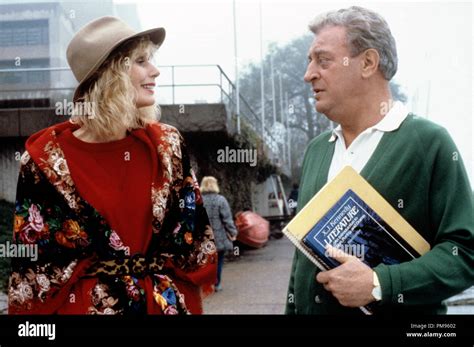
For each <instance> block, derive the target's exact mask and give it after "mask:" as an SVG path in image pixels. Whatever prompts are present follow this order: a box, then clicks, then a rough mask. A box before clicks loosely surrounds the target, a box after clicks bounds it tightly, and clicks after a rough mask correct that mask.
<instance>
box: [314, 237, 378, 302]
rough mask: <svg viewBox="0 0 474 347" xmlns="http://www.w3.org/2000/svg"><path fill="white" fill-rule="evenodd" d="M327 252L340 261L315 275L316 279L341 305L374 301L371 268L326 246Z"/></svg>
mask: <svg viewBox="0 0 474 347" xmlns="http://www.w3.org/2000/svg"><path fill="white" fill-rule="evenodd" d="M326 250H327V254H328V255H329V256H330V257H331V258H333V259H335V260H337V261H338V262H340V263H341V265H339V266H338V267H336V268H334V269H332V270H329V271H323V272H320V273H318V274H317V275H316V281H318V282H319V283H321V284H323V285H324V288H325V289H326V290H328V291H330V292H331V293H332V295H334V297H335V298H336V299H337V300H338V301H339V303H340V304H341V305H342V306H347V307H359V306H365V305H367V304H369V303H371V302H372V301H375V299H374V297H373V296H372V289H373V288H374V286H373V270H372V269H371V268H370V267H368V266H367V265H365V264H364V263H363V262H361V261H360V260H359V259H358V258H356V257H354V256H352V255H349V254H346V253H344V252H343V251H341V250H340V249H337V248H334V247H331V246H328V247H327V248H326Z"/></svg>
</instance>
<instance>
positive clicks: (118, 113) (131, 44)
mask: <svg viewBox="0 0 474 347" xmlns="http://www.w3.org/2000/svg"><path fill="white" fill-rule="evenodd" d="M157 49H158V47H157V46H156V45H155V44H154V43H153V42H152V41H151V40H150V39H149V38H148V37H143V38H141V39H138V40H131V41H128V42H125V43H124V44H122V45H121V46H119V47H118V48H117V49H116V50H115V51H114V52H113V53H112V54H111V56H110V57H109V58H108V59H107V60H106V61H105V62H104V63H103V64H102V65H101V67H100V68H99V69H98V70H97V71H96V73H95V74H94V75H92V76H91V78H90V79H89V82H88V83H86V84H85V86H84V88H83V89H82V91H81V97H80V98H79V99H78V100H76V102H75V105H74V110H73V112H72V117H71V119H70V121H71V122H72V123H74V124H78V125H80V126H81V128H84V130H85V131H87V132H89V133H93V134H94V135H95V136H96V137H98V138H105V139H106V138H109V137H110V136H113V135H115V134H117V133H118V132H119V131H121V130H123V129H127V130H132V129H137V128H144V127H145V126H146V125H147V124H149V123H153V122H157V121H158V120H159V118H160V115H161V111H160V108H159V106H158V105H157V104H155V105H152V106H148V107H141V108H137V107H136V100H137V97H138V94H137V90H136V89H135V87H134V86H133V84H132V81H131V78H130V68H131V66H132V64H133V62H134V61H135V60H136V59H137V58H138V57H140V56H142V55H144V56H145V57H146V58H149V59H151V58H152V56H153V54H154V53H155V52H156V50H157Z"/></svg>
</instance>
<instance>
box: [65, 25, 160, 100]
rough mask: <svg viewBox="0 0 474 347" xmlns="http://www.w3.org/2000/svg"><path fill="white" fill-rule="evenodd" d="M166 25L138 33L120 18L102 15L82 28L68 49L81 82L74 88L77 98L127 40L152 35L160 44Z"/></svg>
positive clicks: (72, 64) (150, 36) (69, 59)
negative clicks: (89, 80)
mask: <svg viewBox="0 0 474 347" xmlns="http://www.w3.org/2000/svg"><path fill="white" fill-rule="evenodd" d="M165 35H166V32H165V29H164V28H154V29H149V30H146V31H142V32H139V33H137V32H136V31H135V30H133V29H132V28H130V27H129V26H128V25H127V24H126V23H124V22H123V21H122V20H120V19H118V18H116V17H111V16H107V17H101V18H98V19H95V20H93V21H92V22H90V23H88V24H86V25H85V26H84V27H82V28H81V29H80V30H79V31H78V32H77V33H76V35H74V37H73V38H72V40H71V42H70V43H69V46H68V48H67V61H68V63H69V66H70V67H71V70H72V72H73V74H74V77H76V79H77V81H78V82H79V85H78V86H77V88H76V90H75V91H74V99H73V100H74V101H76V100H77V99H78V98H79V97H80V91H81V87H82V86H83V84H84V82H86V81H87V80H88V79H89V77H91V76H92V75H93V74H94V72H95V71H97V69H98V68H99V67H100V66H101V65H102V63H103V62H104V61H105V60H106V59H107V57H108V56H109V55H110V53H112V52H113V51H114V49H115V48H117V47H118V46H119V45H120V44H122V43H123V42H125V41H128V40H130V39H134V38H140V37H143V36H148V37H149V38H150V40H151V41H152V42H153V43H154V44H156V45H158V46H160V45H161V44H162V43H163V41H164V39H165Z"/></svg>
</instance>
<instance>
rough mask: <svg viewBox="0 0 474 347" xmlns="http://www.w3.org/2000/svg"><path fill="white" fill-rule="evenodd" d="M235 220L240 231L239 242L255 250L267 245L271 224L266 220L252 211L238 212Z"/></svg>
mask: <svg viewBox="0 0 474 347" xmlns="http://www.w3.org/2000/svg"><path fill="white" fill-rule="evenodd" d="M235 218H236V219H235V226H236V227H237V229H238V230H239V234H238V235H237V240H238V241H240V242H242V243H243V244H245V245H247V246H250V247H254V248H260V247H263V246H264V245H265V244H266V243H267V241H268V236H269V234H270V223H269V222H268V221H267V220H266V219H264V218H263V217H261V216H260V215H258V214H257V213H255V212H252V211H244V212H238V213H237V214H236V215H235Z"/></svg>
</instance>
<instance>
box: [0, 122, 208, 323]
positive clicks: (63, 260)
mask: <svg viewBox="0 0 474 347" xmlns="http://www.w3.org/2000/svg"><path fill="white" fill-rule="evenodd" d="M73 127H74V126H73V125H71V124H70V123H68V122H65V123H61V124H58V125H55V126H52V127H50V128H47V129H45V130H42V131H40V132H38V133H36V134H34V135H32V136H31V137H30V138H29V139H28V141H27V144H26V152H25V153H24V154H23V156H22V160H21V168H20V176H19V181H18V188H17V199H16V210H15V224H14V233H13V242H14V243H16V244H17V245H18V247H25V248H26V247H37V250H38V259H30V258H26V257H23V258H13V259H12V274H11V281H10V288H9V313H20V314H22V313H26V314H54V313H59V314H61V313H84V314H86V313H92V314H129V313H130V314H133V313H148V314H153V313H156V314H160V313H164V314H173V313H202V300H201V287H202V286H205V285H211V284H214V282H215V277H216V266H215V263H216V252H215V245H214V241H213V235H212V230H211V228H210V225H209V221H208V218H207V215H206V212H205V210H204V208H203V205H202V199H201V195H200V192H199V187H198V185H197V182H196V178H195V176H194V173H193V171H192V168H191V166H190V163H189V158H188V156H187V154H186V149H185V146H184V143H183V139H182V137H181V135H180V134H179V132H178V131H177V130H176V129H175V128H173V127H171V126H168V125H165V124H161V123H155V124H151V125H148V126H147V127H146V128H145V129H144V130H141V131H139V132H137V133H136V134H134V135H135V136H136V137H137V138H139V139H140V140H142V141H143V142H144V143H146V144H147V146H148V148H149V149H150V152H149V153H152V155H151V170H152V173H151V194H150V199H151V206H150V207H151V209H152V216H151V221H150V223H151V228H149V229H150V232H151V234H152V235H151V236H150V237H148V238H147V239H148V240H147V242H146V247H145V248H146V249H145V252H144V254H138V255H136V256H135V258H133V259H132V260H130V258H131V257H130V254H129V253H130V252H129V249H130V247H127V245H126V244H124V243H123V240H122V239H121V238H120V236H119V235H118V234H117V233H116V232H115V231H114V230H113V228H112V227H111V225H110V223H109V222H108V221H107V219H106V218H104V216H103V215H102V214H101V213H99V211H98V210H97V209H96V208H94V207H93V206H92V205H91V204H90V203H89V202H88V201H87V200H86V199H84V197H83V196H81V195H80V194H79V192H78V189H77V187H76V184H75V182H74V181H73V179H72V177H71V172H70V171H69V167H68V165H67V159H68V158H67V157H66V156H65V154H64V151H63V149H62V148H61V146H60V143H59V141H58V135H60V134H61V132H62V131H65V130H67V129H71V128H73ZM144 176H146V175H144ZM148 177H149V175H148ZM105 208H106V207H105ZM130 218H133V216H130ZM136 257H140V261H142V260H143V262H145V265H146V267H147V270H148V272H147V273H146V274H145V275H144V274H143V273H139V271H133V270H136V268H135V265H136V264H137V263H136V262H132V261H135V260H136V259H138V258H136ZM104 261H108V262H109V263H108V265H107V266H106V265H104V263H103V262H104ZM100 262H102V263H100ZM111 262H112V263H111ZM110 264H115V266H114V267H113V268H112V267H110V266H109V265H110ZM117 264H118V265H117ZM119 265H120V266H119ZM132 265H133V266H132ZM132 267H133V268H132ZM92 269H94V270H92ZM137 269H138V268H137ZM99 272H102V273H103V274H100V275H99V274H98V273H99ZM82 282H84V283H86V282H87V285H84V283H82ZM81 286H82V289H84V288H86V287H87V288H90V290H82V291H81V290H80V291H79V292H81V293H80V295H79V296H80V298H78V300H79V303H76V304H75V305H73V306H71V305H69V302H70V301H71V294H74V296H77V294H78V289H77V288H80V287H81ZM71 307H72V308H73V309H72V308H71Z"/></svg>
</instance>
